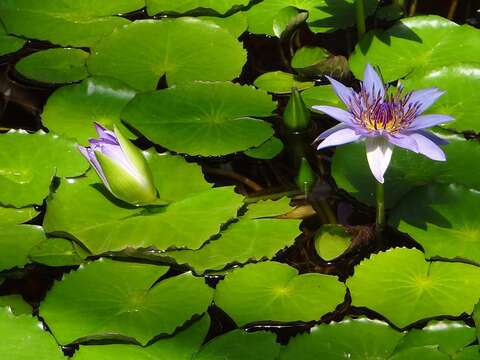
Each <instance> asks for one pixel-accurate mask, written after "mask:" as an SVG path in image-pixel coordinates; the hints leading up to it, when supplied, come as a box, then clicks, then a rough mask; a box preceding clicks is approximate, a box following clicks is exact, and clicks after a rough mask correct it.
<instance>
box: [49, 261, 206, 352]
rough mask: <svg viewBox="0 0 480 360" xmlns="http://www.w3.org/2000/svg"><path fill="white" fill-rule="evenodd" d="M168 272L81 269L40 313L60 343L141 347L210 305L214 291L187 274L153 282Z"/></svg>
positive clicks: (102, 264)
mask: <svg viewBox="0 0 480 360" xmlns="http://www.w3.org/2000/svg"><path fill="white" fill-rule="evenodd" d="M167 270H168V267H165V266H155V265H147V264H137V263H128V262H120V261H112V260H107V259H100V260H98V261H95V262H92V263H90V264H87V265H84V266H83V265H82V266H81V267H80V269H79V270H78V271H74V272H71V273H69V274H67V275H65V276H64V278H63V280H62V281H61V282H58V283H56V284H55V285H54V286H53V288H52V289H51V290H50V292H49V293H48V294H47V297H46V299H45V300H44V301H43V303H42V304H41V306H40V314H41V316H42V317H43V318H44V319H45V321H46V322H47V323H48V325H49V327H50V329H51V331H52V333H53V334H54V335H55V338H56V339H57V340H58V341H59V342H60V343H61V344H69V343H72V342H75V341H82V340H85V339H88V338H92V337H95V338H111V337H114V336H117V337H118V336H126V337H130V338H134V339H136V340H137V341H138V342H140V343H141V344H142V345H145V344H146V343H147V342H148V341H149V340H150V339H152V338H153V337H154V336H156V335H161V334H171V333H173V332H174V330H175V329H176V328H177V327H179V326H181V325H182V324H183V323H185V322H186V321H187V320H188V319H190V318H191V317H192V316H194V315H195V314H201V313H203V312H204V311H205V310H206V309H207V308H208V306H209V305H210V302H211V300H212V294H213V289H211V288H209V287H208V286H207V285H206V284H205V282H204V280H203V279H202V278H195V277H193V276H192V275H191V274H190V273H184V274H182V275H179V276H175V277H171V278H168V279H166V280H163V281H161V282H159V283H156V281H157V280H158V278H159V277H160V276H162V275H163V274H165V273H166V272H167ZM99 274H101V276H99ZM154 284H155V285H154ZM65 304H68V306H65Z"/></svg>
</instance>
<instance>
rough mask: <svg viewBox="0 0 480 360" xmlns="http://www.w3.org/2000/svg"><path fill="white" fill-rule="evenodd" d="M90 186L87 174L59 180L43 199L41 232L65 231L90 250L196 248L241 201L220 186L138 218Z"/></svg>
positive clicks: (135, 212)
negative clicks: (50, 196)
mask: <svg viewBox="0 0 480 360" xmlns="http://www.w3.org/2000/svg"><path fill="white" fill-rule="evenodd" d="M164 181H167V179H166V178H164ZM95 184H98V183H97V180H96V179H95V178H94V179H92V178H90V177H88V178H84V179H78V180H75V181H70V182H67V183H63V184H62V185H61V186H60V188H59V190H58V191H57V192H56V193H55V195H54V197H53V199H51V200H49V202H48V206H47V213H46V215H45V220H44V227H45V229H46V231H48V232H50V233H56V234H62V233H67V234H70V235H71V236H73V237H74V238H76V239H78V240H79V241H80V242H81V243H82V244H83V245H85V247H86V248H88V249H89V250H90V251H91V252H92V253H93V254H100V253H103V252H107V251H120V250H123V249H125V248H127V247H132V248H146V247H155V248H157V249H159V250H165V249H168V248H171V247H186V248H190V249H197V248H199V247H200V246H201V245H202V244H203V243H204V242H206V241H207V240H208V239H209V238H210V237H211V236H212V235H215V234H216V233H217V232H218V231H219V229H220V226H221V225H222V224H223V223H226V222H227V221H229V220H230V219H232V218H234V217H235V215H236V212H237V209H238V208H239V207H240V206H241V203H242V197H241V196H240V195H237V194H235V193H234V191H233V188H231V187H221V188H214V189H211V190H207V191H204V192H201V193H199V194H195V195H192V196H191V197H188V198H185V199H183V200H180V201H177V202H174V203H172V204H170V205H168V206H167V207H162V208H161V209H159V212H157V213H155V212H154V213H146V214H144V215H142V216H139V215H140V214H139V211H140V210H139V209H135V208H123V207H120V206H118V205H117V204H116V203H115V202H114V201H113V200H112V199H109V198H107V197H106V196H105V194H104V192H105V190H104V189H103V185H100V184H98V185H95ZM102 189H103V192H101V191H102ZM73 204H74V205H73Z"/></svg>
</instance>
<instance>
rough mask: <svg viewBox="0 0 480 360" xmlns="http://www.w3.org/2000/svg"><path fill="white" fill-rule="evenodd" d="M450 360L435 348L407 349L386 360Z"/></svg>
mask: <svg viewBox="0 0 480 360" xmlns="http://www.w3.org/2000/svg"><path fill="white" fill-rule="evenodd" d="M412 359H422V360H450V357H449V356H448V355H446V354H444V353H442V352H440V351H439V350H438V349H437V346H422V347H413V348H408V349H405V350H403V351H400V352H398V353H395V354H394V355H393V356H392V357H391V358H389V359H388V360H412Z"/></svg>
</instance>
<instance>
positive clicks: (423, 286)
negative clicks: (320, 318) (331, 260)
mask: <svg viewBox="0 0 480 360" xmlns="http://www.w3.org/2000/svg"><path fill="white" fill-rule="evenodd" d="M378 274H382V276H381V277H379V276H378ZM347 287H348V288H349V289H350V293H351V296H352V305H353V306H357V307H359V306H362V307H363V306H364V307H367V308H369V309H370V310H373V311H376V312H378V313H380V314H381V315H383V316H385V317H386V318H387V319H388V320H390V321H391V322H392V323H393V324H395V325H396V326H398V327H400V328H403V327H405V326H407V325H410V324H412V323H414V322H417V321H419V320H423V319H428V318H432V317H436V316H460V315H461V314H462V313H467V314H470V313H471V312H472V311H473V306H474V305H475V303H476V302H477V301H478V298H479V297H480V268H479V267H476V266H473V265H467V264H462V263H449V262H445V263H444V262H427V261H425V257H424V254H423V253H422V252H421V251H419V250H416V249H406V248H395V249H390V250H388V251H386V252H382V253H378V254H375V255H372V256H371V257H370V259H367V260H364V261H363V262H362V263H360V265H357V266H356V267H355V273H354V275H353V277H351V278H349V279H348V280H347ZM398 299H402V301H399V300H398Z"/></svg>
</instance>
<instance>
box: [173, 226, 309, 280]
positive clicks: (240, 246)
mask: <svg viewBox="0 0 480 360" xmlns="http://www.w3.org/2000/svg"><path fill="white" fill-rule="evenodd" d="M299 225H300V221H299V220H277V219H252V220H247V219H241V220H240V221H239V222H237V223H234V224H232V225H230V226H229V227H228V228H227V229H226V230H225V231H223V232H221V233H220V237H219V238H218V239H216V240H212V241H210V242H209V243H208V244H206V245H204V246H203V247H202V248H200V249H199V250H179V251H174V252H168V253H166V254H165V255H166V256H169V257H172V258H174V259H175V261H176V262H177V263H178V264H188V265H189V266H190V267H192V268H193V269H194V270H195V272H196V273H204V272H205V271H206V270H221V269H223V268H225V267H226V266H227V265H228V264H232V263H239V264H244V263H246V262H247V261H252V260H253V261H255V260H257V261H258V260H261V259H271V258H272V257H273V256H274V255H275V254H276V253H277V252H279V251H280V250H282V249H284V248H285V247H287V246H290V245H292V244H293V243H294V241H295V238H296V237H297V236H298V235H300V233H301V232H300V230H299V228H298V227H299Z"/></svg>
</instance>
